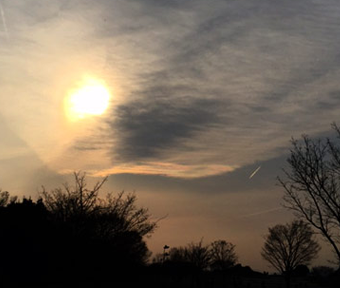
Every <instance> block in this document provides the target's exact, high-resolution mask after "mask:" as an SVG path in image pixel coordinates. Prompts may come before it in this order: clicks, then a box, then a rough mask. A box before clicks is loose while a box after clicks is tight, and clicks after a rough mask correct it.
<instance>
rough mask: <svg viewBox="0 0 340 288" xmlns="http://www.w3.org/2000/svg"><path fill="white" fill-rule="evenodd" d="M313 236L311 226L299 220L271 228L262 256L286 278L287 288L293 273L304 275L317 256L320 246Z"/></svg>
mask: <svg viewBox="0 0 340 288" xmlns="http://www.w3.org/2000/svg"><path fill="white" fill-rule="evenodd" d="M313 236H314V233H313V231H312V229H311V228H310V227H309V225H308V224H306V223H304V222H302V221H298V220H295V221H293V222H291V223H287V224H286V225H275V226H274V227H272V228H269V233H268V235H267V236H266V241H265V244H264V247H263V248H262V253H261V255H262V257H263V258H264V259H265V260H267V261H268V262H269V263H270V264H271V265H272V266H273V267H274V268H275V269H276V270H277V271H278V272H279V273H282V274H283V275H284V276H285V279H286V285H287V287H290V279H291V276H292V274H293V271H294V272H295V273H296V274H303V273H304V272H303V268H305V266H304V265H308V264H309V263H310V261H311V260H312V259H314V258H315V257H316V256H317V254H318V252H319V250H320V246H319V244H318V243H317V242H316V241H315V240H314V239H313V238H314V237H313ZM302 265H303V266H302ZM307 270H308V268H307ZM305 274H308V271H307V272H306V273H305Z"/></svg>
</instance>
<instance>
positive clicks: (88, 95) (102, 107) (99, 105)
mask: <svg viewBox="0 0 340 288" xmlns="http://www.w3.org/2000/svg"><path fill="white" fill-rule="evenodd" d="M109 103H110V92H109V90H108V89H107V87H106V86H105V84H104V83H102V82H101V81H99V80H94V79H87V80H86V81H83V83H81V85H79V86H78V88H77V89H73V90H71V91H70V92H69V94H68V97H67V98H66V103H65V104H66V105H65V106H66V113H67V116H68V118H69V119H71V120H77V119H83V118H85V117H89V116H98V115H102V114H103V113H104V112H105V111H106V109H107V108H108V106H109Z"/></svg>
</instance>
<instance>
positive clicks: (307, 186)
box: [278, 124, 340, 265]
mask: <svg viewBox="0 0 340 288" xmlns="http://www.w3.org/2000/svg"><path fill="white" fill-rule="evenodd" d="M332 128H333V129H334V130H335V132H336V134H337V141H339V139H340V129H339V128H338V127H337V126H336V124H332ZM292 146H293V147H292V148H291V150H290V156H289V158H288V159H287V162H288V164H289V168H290V169H289V170H284V173H285V179H282V178H278V180H279V183H280V185H281V186H282V187H283V188H284V191H285V196H284V201H285V206H286V207H287V208H288V209H291V210H293V211H294V212H295V214H296V216H298V217H300V218H304V219H305V220H307V221H308V222H309V223H310V224H311V225H312V226H313V227H314V228H316V229H317V230H318V231H319V232H320V233H321V235H323V237H324V238H325V239H326V241H328V242H329V243H330V245H331V246H332V248H333V250H334V252H335V255H336V257H337V261H338V264H339V265H340V237H339V235H340V146H339V143H336V140H331V139H325V140H323V141H322V140H320V139H318V140H311V139H310V138H309V137H308V136H306V135H303V136H302V141H297V140H295V139H293V140H292Z"/></svg>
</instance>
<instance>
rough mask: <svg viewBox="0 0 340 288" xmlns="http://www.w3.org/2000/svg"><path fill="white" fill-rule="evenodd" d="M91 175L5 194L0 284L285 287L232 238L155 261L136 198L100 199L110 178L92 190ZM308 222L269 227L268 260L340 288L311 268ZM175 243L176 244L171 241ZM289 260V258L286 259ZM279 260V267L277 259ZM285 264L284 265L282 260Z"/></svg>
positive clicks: (149, 225)
mask: <svg viewBox="0 0 340 288" xmlns="http://www.w3.org/2000/svg"><path fill="white" fill-rule="evenodd" d="M85 178H86V177H85V174H81V173H75V174H74V180H75V182H74V185H69V184H64V185H63V186H62V187H61V188H56V189H53V190H51V191H48V190H47V189H45V188H43V191H42V192H41V193H40V198H39V199H38V200H36V201H35V200H32V199H31V198H26V197H24V198H22V199H19V198H18V197H13V196H11V195H10V194H9V193H8V192H6V191H3V192H1V191H0V245H1V247H2V251H1V257H0V287H38V286H40V287H136V286H145V285H147V286H148V287H169V288H170V287H176V288H177V287H178V288H180V287H183V288H186V287H192V288H196V287H197V288H201V287H202V288H204V287H207V288H208V287H209V288H220V287H230V288H239V287H240V288H242V287H245V288H265V287H282V286H283V285H284V282H283V278H282V277H281V275H269V274H268V273H259V272H256V271H253V270H252V269H251V268H250V267H249V266H242V265H241V264H238V263H237V261H238V257H237V254H236V251H235V247H236V246H235V245H234V244H232V243H230V242H227V241H225V240H216V241H213V242H211V243H210V244H204V243H203V240H201V241H199V242H197V243H194V242H191V243H189V244H188V245H186V246H184V247H169V246H168V245H164V247H163V253H161V254H158V255H156V256H155V257H154V258H153V261H152V263H150V262H149V259H150V255H151V252H150V251H149V250H148V247H147V245H146V242H145V237H148V236H150V235H151V233H153V232H154V230H155V228H156V222H154V221H151V220H150V214H149V212H148V210H147V209H146V208H139V207H137V205H136V201H137V199H136V196H135V194H125V193H124V192H121V193H118V194H117V195H113V194H108V195H107V196H106V198H105V199H102V198H100V197H99V191H100V189H101V188H102V186H103V184H104V183H105V181H106V179H103V180H102V181H99V182H97V183H96V184H95V185H94V186H93V187H92V188H88V186H87V184H86V179H85ZM312 235H313V233H312V232H311V230H310V228H309V226H308V225H307V224H305V223H303V222H301V221H294V222H292V223H291V224H287V225H286V226H284V225H277V226H275V227H273V228H270V229H269V235H268V236H267V238H266V243H265V246H264V249H263V253H262V255H263V256H264V257H265V259H266V260H268V261H269V262H270V263H271V264H273V265H274V267H275V268H278V270H279V272H280V273H281V274H283V275H286V276H287V273H288V272H289V273H288V274H289V276H291V279H292V280H291V282H292V284H294V286H295V287H315V286H313V285H314V284H317V285H321V284H322V285H327V286H324V287H337V285H338V283H339V274H338V271H335V270H334V269H332V268H330V267H324V266H322V267H314V268H313V269H312V270H311V271H310V270H309V269H308V267H307V266H306V265H307V264H308V263H309V261H310V260H311V259H312V258H313V257H314V256H315V255H316V253H317V251H318V249H319V248H318V245H317V243H316V242H314V240H313V239H312ZM169 244H170V243H169ZM286 256H287V257H286ZM275 261H276V262H275ZM280 261H281V262H280Z"/></svg>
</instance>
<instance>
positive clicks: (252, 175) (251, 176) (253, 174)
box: [249, 166, 261, 179]
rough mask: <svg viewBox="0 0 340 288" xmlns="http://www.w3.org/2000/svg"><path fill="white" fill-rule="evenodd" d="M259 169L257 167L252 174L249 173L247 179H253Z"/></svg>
mask: <svg viewBox="0 0 340 288" xmlns="http://www.w3.org/2000/svg"><path fill="white" fill-rule="evenodd" d="M260 169H261V166H259V167H257V169H256V170H255V171H254V172H253V173H251V175H250V176H249V179H251V178H253V177H254V176H255V174H256V173H257V172H259V170H260Z"/></svg>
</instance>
